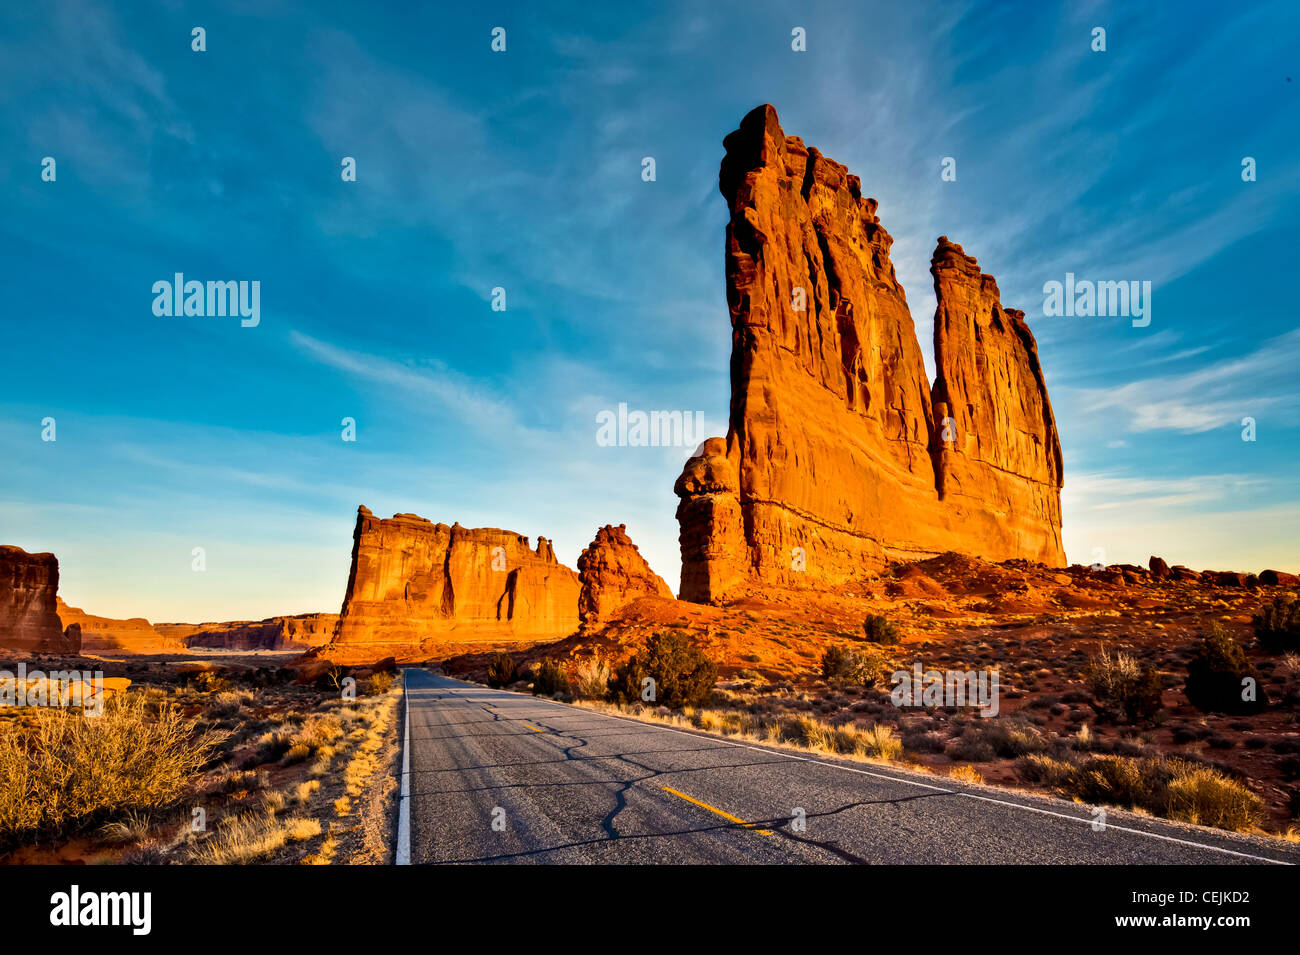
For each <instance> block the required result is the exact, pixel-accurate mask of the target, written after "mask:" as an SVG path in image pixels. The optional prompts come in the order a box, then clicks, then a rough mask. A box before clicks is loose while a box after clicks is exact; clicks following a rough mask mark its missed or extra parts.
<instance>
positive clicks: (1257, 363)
mask: <svg viewBox="0 0 1300 955" xmlns="http://www.w3.org/2000/svg"><path fill="white" fill-rule="evenodd" d="M1297 367H1300V330H1293V331H1290V332H1287V333H1286V334H1284V335H1279V336H1277V337H1276V338H1272V339H1270V340H1269V341H1267V342H1266V343H1264V344H1263V345H1261V346H1260V347H1259V348H1258V349H1256V350H1255V351H1253V352H1250V353H1249V354H1247V355H1243V356H1241V357H1238V358H1228V359H1223V360H1221V361H1217V362H1214V363H1212V364H1209V365H1206V366H1204V367H1202V368H1198V369H1196V370H1195V371H1190V372H1187V373H1185V374H1180V375H1162V376H1158V377H1155V378H1145V379H1142V380H1139V381H1133V382H1129V383H1127V384H1124V385H1119V386H1117V387H1113V388H1085V389H1081V394H1082V398H1083V408H1084V411H1086V412H1088V413H1099V412H1107V411H1114V412H1119V413H1120V414H1122V415H1124V416H1126V417H1127V419H1128V430H1130V431H1158V430H1169V431H1179V432H1182V433H1184V434H1196V433H1199V432H1203V431H1209V430H1212V429H1214V428H1218V427H1222V426H1224V425H1227V424H1237V425H1239V424H1240V423H1241V419H1242V418H1243V417H1245V416H1250V417H1257V416H1259V415H1261V414H1262V413H1264V412H1269V413H1270V415H1271V417H1272V419H1273V421H1274V422H1275V426H1276V427H1283V428H1293V427H1295V426H1296V423H1297V422H1296V417H1295V412H1296V411H1297V410H1300V392H1298V391H1297V388H1296V380H1295V369H1296V368H1297Z"/></svg>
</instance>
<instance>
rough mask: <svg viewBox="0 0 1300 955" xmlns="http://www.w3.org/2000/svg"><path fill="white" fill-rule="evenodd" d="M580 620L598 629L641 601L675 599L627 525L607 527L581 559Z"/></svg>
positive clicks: (599, 531) (579, 560)
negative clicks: (648, 598) (632, 603)
mask: <svg viewBox="0 0 1300 955" xmlns="http://www.w3.org/2000/svg"><path fill="white" fill-rule="evenodd" d="M578 580H579V582H580V583H581V585H582V590H581V592H580V593H579V594H578V617H579V619H580V620H581V621H582V625H583V626H584V627H595V626H599V625H600V624H602V623H604V622H606V621H607V620H609V619H610V618H611V617H612V616H614V614H615V613H617V612H618V611H619V610H621V609H623V608H624V607H626V606H627V605H628V604H630V603H631V602H632V601H634V600H637V599H639V598H641V597H659V598H662V599H665V600H672V599H673V592H672V590H670V589H669V587H668V585H667V584H666V583H664V580H663V578H662V577H660V576H659V575H658V574H656V573H655V572H654V571H653V570H651V569H650V565H649V564H648V563H647V562H646V559H645V558H644V557H642V556H641V552H640V551H639V550H637V547H636V544H634V543H632V538H630V537H628V536H627V525H626V524H620V525H618V527H614V526H613V525H610V524H606V525H605V526H604V527H602V528H600V530H598V531H596V537H595V539H594V540H593V541H592V542H591V544H590V545H589V546H588V547H587V549H586V550H584V551H583V552H582V554H581V555H580V556H579V557H578Z"/></svg>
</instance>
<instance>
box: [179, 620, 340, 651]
mask: <svg viewBox="0 0 1300 955" xmlns="http://www.w3.org/2000/svg"><path fill="white" fill-rule="evenodd" d="M338 623H339V615H338V614H336V613H300V614H296V615H294V616H291V617H268V618H267V619H265V620H231V621H226V622H223V623H195V624H191V623H166V624H163V623H160V624H157V625H156V629H158V630H159V631H162V632H166V633H167V635H168V636H169V637H170V638H172V639H174V640H176V641H179V642H180V643H183V644H184V646H187V647H204V648H208V649H214V650H232V651H240V650H309V649H311V648H312V647H320V646H324V645H325V644H327V643H329V642H330V641H331V640H333V639H334V635H335V632H336V631H337V630H338Z"/></svg>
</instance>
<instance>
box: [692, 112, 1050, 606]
mask: <svg viewBox="0 0 1300 955" xmlns="http://www.w3.org/2000/svg"><path fill="white" fill-rule="evenodd" d="M723 145H724V147H725V148H726V156H725V157H724V159H723V160H722V167H721V169H720V171H719V176H718V183H719V188H720V189H721V191H722V195H723V196H724V197H725V198H726V200H727V204H728V208H729V210H730V216H731V218H730V222H729V224H728V226H727V237H726V287H727V303H728V306H729V309H730V313H731V325H732V352H731V414H730V421H729V425H728V429H727V435H726V437H725V438H721V437H718V438H711V439H709V440H708V441H706V442H705V443H704V445H703V446H702V447H701V449H700V453H698V454H697V455H696V456H693V457H692V458H691V459H690V460H689V461H687V462H686V465H685V468H684V469H683V471H682V474H681V476H680V477H679V478H678V480H677V483H676V485H675V487H674V490H675V492H676V494H677V496H678V497H679V498H680V503H679V505H678V508H677V520H678V524H679V532H680V533H679V541H680V544H681V554H682V582H681V591H680V596H681V597H682V598H683V599H686V600H692V601H700V602H709V601H716V600H721V599H724V598H725V597H727V596H728V595H729V594H733V593H736V592H737V591H738V590H739V589H743V588H745V587H750V586H753V585H755V584H764V583H767V584H781V585H787V586H801V585H813V584H836V583H841V582H844V581H847V580H850V579H852V578H854V577H855V576H860V575H861V574H862V573H863V572H871V571H876V572H878V571H881V570H883V569H884V568H885V567H886V566H887V565H888V564H889V563H890V562H892V561H896V560H917V559H924V558H927V557H931V556H934V555H937V554H940V553H943V552H946V551H958V552H962V553H967V554H973V555H978V556H979V557H981V558H983V559H985V560H991V561H1001V560H1008V559H1012V558H1025V559H1029V560H1033V561H1039V562H1042V563H1045V564H1048V565H1051V566H1056V567H1059V566H1064V564H1065V552H1064V549H1063V548H1062V544H1061V505H1060V489H1061V486H1062V482H1063V476H1062V464H1061V448H1060V441H1059V439H1058V437H1057V431H1056V421H1055V418H1054V417H1053V414H1052V407H1051V403H1050V402H1049V400H1048V396H1047V388H1046V386H1045V384H1044V381H1043V373H1042V369H1041V367H1040V364H1039V360H1038V353H1037V346H1036V343H1035V341H1034V336H1033V334H1032V333H1031V332H1030V330H1029V326H1028V325H1027V324H1026V323H1025V321H1024V313H1023V312H1019V311H1014V310H1011V309H1006V308H1003V307H1002V304H1001V302H1000V299H999V293H998V287H997V283H996V282H995V281H994V279H993V277H992V276H989V275H985V274H983V273H981V272H980V270H979V266H978V263H977V262H976V261H975V259H973V258H971V257H970V256H968V255H966V254H965V252H963V250H962V248H961V246H959V245H956V244H954V243H952V242H949V241H948V239H947V238H946V237H941V238H940V239H939V243H938V246H937V248H936V249H935V252H934V256H933V258H932V260H931V265H930V271H931V274H932V275H933V277H934V290H935V296H936V298H937V300H938V308H937V310H936V312H935V320H934V351H935V366H936V370H937V378H936V380H935V382H934V384H933V386H931V385H930V383H929V380H928V378H927V376H926V371H925V365H924V362H923V360H922V356H921V349H920V346H919V344H918V342H917V338H916V330H915V326H914V325H913V322H912V316H911V313H910V312H909V311H908V307H907V299H906V296H905V294H904V291H903V288H902V286H901V285H900V284H899V282H898V279H897V276H896V275H895V272H894V266H893V263H892V262H891V261H890V258H889V252H890V246H891V244H892V243H893V239H892V238H891V237H890V235H889V233H888V232H886V231H885V229H884V227H883V226H882V225H881V224H880V220H879V218H878V217H877V216H876V207H877V203H876V200H875V199H869V198H864V197H863V195H862V189H861V183H860V181H859V179H858V177H857V176H854V175H850V174H849V171H848V169H847V168H846V167H844V166H842V165H840V164H839V163H837V162H835V161H834V160H831V159H827V158H826V157H825V156H823V155H822V154H821V153H820V152H818V151H817V150H816V149H815V148H811V147H807V146H805V145H804V143H803V141H802V140H801V139H800V138H799V137H797V136H789V137H787V136H786V135H785V133H784V132H783V131H782V129H781V126H780V123H779V122H778V120H777V116H776V110H775V109H773V108H772V107H771V106H760V107H759V108H758V109H755V110H753V111H752V112H751V113H749V115H747V116H746V117H745V118H744V120H742V121H741V124H740V128H739V129H737V130H736V131H735V132H733V133H731V134H730V135H729V136H727V137H726V139H725V140H724V141H723Z"/></svg>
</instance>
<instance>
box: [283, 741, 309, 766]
mask: <svg viewBox="0 0 1300 955" xmlns="http://www.w3.org/2000/svg"><path fill="white" fill-rule="evenodd" d="M310 755H311V747H310V746H308V745H307V744H306V743H294V744H293V745H292V746H290V747H289V748H288V749H287V750H286V751H285V754H284V757H283V759H281V760H280V762H282V763H283V764H284V765H285V766H292V765H293V764H294V763H301V762H303V761H304V760H305V759H306V758H307V757H308V756H310Z"/></svg>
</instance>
